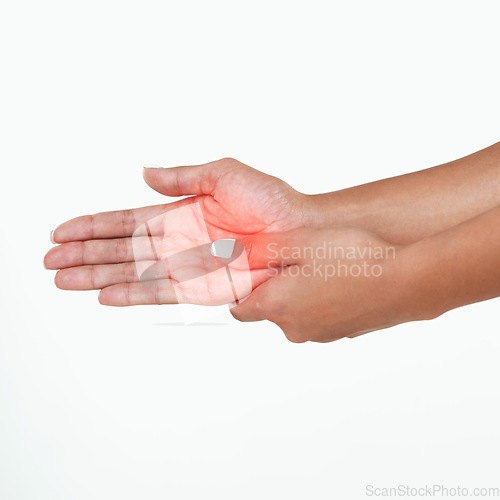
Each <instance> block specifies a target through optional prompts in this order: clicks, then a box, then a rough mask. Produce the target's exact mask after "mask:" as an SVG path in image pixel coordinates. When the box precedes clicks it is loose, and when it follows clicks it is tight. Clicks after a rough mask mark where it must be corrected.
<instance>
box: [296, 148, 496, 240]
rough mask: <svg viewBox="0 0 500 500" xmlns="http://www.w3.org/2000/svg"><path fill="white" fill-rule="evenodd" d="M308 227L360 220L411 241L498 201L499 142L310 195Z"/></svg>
mask: <svg viewBox="0 0 500 500" xmlns="http://www.w3.org/2000/svg"><path fill="white" fill-rule="evenodd" d="M305 205H306V209H305V213H306V220H307V225H308V226H309V227H318V228H320V227H325V226H332V225H335V226H356V227H359V228H363V229H366V230H369V231H372V232H374V233H376V234H378V235H379V236H381V237H383V238H385V239H386V240H387V241H390V242H392V243H397V244H408V243H412V242H415V241H418V240H420V239H422V238H425V237H428V236H431V235H433V234H437V233H439V232H441V231H443V230H445V229H447V228H450V227H453V226H456V225H457V224H460V223H462V222H464V221H466V220H469V219H471V218H473V217H475V216H477V215H479V214H481V213H484V212H486V211H488V210H491V209H492V208H494V207H496V206H498V205H500V143H497V144H494V145H492V146H490V147H488V148H486V149H484V150H481V151H478V152H477V153H474V154H472V155H469V156H466V157H465V158H461V159H459V160H456V161H453V162H450V163H447V164H444V165H440V166H437V167H434V168H430V169H426V170H422V171H419V172H415V173H412V174H407V175H402V176H399V177H393V178H390V179H384V180H381V181H377V182H373V183H370V184H365V185H362V186H357V187H353V188H349V189H345V190H342V191H336V192H333V193H326V194H319V195H313V196H308V197H307V201H306V203H305Z"/></svg>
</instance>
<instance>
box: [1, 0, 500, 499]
mask: <svg viewBox="0 0 500 500" xmlns="http://www.w3.org/2000/svg"><path fill="white" fill-rule="evenodd" d="M0 5H1V7H0V50H1V68H0V70H1V80H0V86H1V94H0V99H1V103H0V104H1V111H0V120H1V131H0V132H1V135H0V141H1V146H0V165H1V169H2V170H1V172H2V182H1V183H0V196H1V197H0V203H1V209H2V215H1V220H2V236H1V238H2V240H1V241H2V244H1V247H0V258H1V262H2V275H1V282H2V287H1V288H0V294H1V301H0V308H1V319H0V325H1V326H0V328H1V333H0V498H1V499H2V500H3V499H5V500H17V499H23V500H24V499H29V500H45V499H50V500H58V499H64V500H66V499H68V500H69V499H71V500H74V499H82V500H83V499H84V500H89V499H106V500H109V499H115V498H116V499H141V500H142V499H148V500H156V499H175V500H184V499H217V500H221V499H242V500H245V499H252V500H253V499H256V498H258V499H265V500H267V499H273V500H275V499H287V500H288V499H315V500H323V499H325V500H326V499H337V498H338V499H348V500H350V499H355V500H356V499H361V498H364V496H365V487H366V485H367V484H373V485H376V486H394V485H398V484H408V485H414V486H418V485H422V484H433V483H439V484H445V485H448V486H456V485H462V486H463V487H470V488H472V487H475V486H486V487H490V486H497V487H498V486H500V480H499V477H498V471H499V470H500V467H499V466H500V451H499V450H500V446H499V445H500V431H499V428H498V422H499V420H500V406H499V401H500V399H499V398H500V388H499V384H498V381H499V375H500V366H499V363H498V359H499V352H500V337H499V331H498V310H499V309H498V306H499V301H498V300H493V301H490V302H487V303H483V304H479V305H475V306H472V307H468V308H464V309H461V310H457V311H453V312H450V313H448V314H446V315H445V316H443V317H441V318H439V319H437V320H435V321H433V322H427V323H418V324H409V325H403V326H400V327H396V328H394V329H391V330H388V331H384V332H379V333H373V334H370V335H366V336H364V337H361V338H358V339H356V340H343V341H339V342H336V343H332V344H328V345H322V344H319V345H316V344H303V345H295V344H291V343H289V342H288V341H286V339H285V338H284V336H283V335H282V333H281V331H280V330H279V328H278V327H276V326H275V325H272V324H269V323H259V324H238V323H237V322H236V321H235V320H233V319H232V317H231V316H230V315H229V313H228V312H227V311H225V312H223V313H221V314H220V315H219V316H217V317H213V316H212V317H211V318H210V319H209V320H207V321H206V323H212V325H208V326H180V325H175V324H168V323H176V322H179V321H180V319H179V310H178V308H177V306H172V307H169V306H163V307H142V308H141V307H136V308H129V309H113V308H106V307H103V306H100V305H99V304H98V302H97V298H96V297H97V294H96V293H93V292H85V293H84V292H63V291H60V290H57V289H56V288H55V286H54V285H53V283H52V279H53V272H49V271H45V270H44V269H43V267H42V258H43V255H44V253H45V252H46V251H47V250H48V248H49V247H50V242H49V239H48V237H49V232H50V230H51V229H53V228H54V227H55V226H56V225H57V224H59V223H60V222H62V221H63V220H66V219H69V218H72V217H74V216H77V215H81V214H85V213H93V212H98V211H103V210H112V209H120V208H130V207H134V206H141V205H149V204H155V203H159V202H162V201H163V198H162V197H161V196H160V195H159V194H157V193H155V192H152V191H151V190H150V189H149V188H148V187H147V186H146V185H145V184H144V183H143V181H142V177H141V171H142V165H143V164H146V163H156V164H161V165H163V166H173V165H178V164H191V163H202V162H206V161H210V160H214V159H217V158H220V157H224V156H233V157H235V158H237V159H240V160H241V161H243V162H245V163H247V164H249V165H252V166H254V167H256V168H258V169H260V170H263V171H265V172H269V173H272V174H274V175H277V176H279V177H282V178H284V179H285V180H287V181H288V182H289V183H290V184H292V185H293V186H294V187H295V188H297V189H299V190H302V191H304V192H307V193H314V192H322V191H332V190H335V189H339V188H342V187H346V186H350V185H355V184H359V183H363V182H367V181H371V180H375V179H379V178H383V177H387V176H391V175H396V174H400V173H404V172H410V171H413V170H419V169H421V168H426V167H429V166H433V165H436V164H439V163H443V162H446V161H449V160H453V159H455V158H458V157H461V156H464V155H466V154H468V153H471V152H473V151H476V150H478V149H481V148H483V147H486V146H488V145H490V144H492V143H494V142H497V141H498V140H499V137H500V98H499V89H500V74H499V64H498V61H499V58H498V50H499V46H500V31H499V29H498V19H499V13H500V12H499V9H498V2H496V1H475V2H472V1H469V2H463V1H436V0H433V1H419V2H408V1H381V2H372V1H350V2H348V1H342V2H340V1H329V2H327V1H323V2H320V1H308V2H294V1H287V2H273V1H253V2H236V1H227V2H220V1H211V2H201V1H197V2H195V1H182V2H181V1H176V2H172V1H156V2H155V1H144V0H143V1H141V2H129V1H120V2H118V1H114V2H113V1H106V0H104V1H103V0H99V1H93V0H87V1H85V2H75V1H50V0H49V1H44V2H35V1H22V0H19V1H15V2H14V1H3V2H2V3H1V4H0ZM457 272H460V270H459V269H457ZM196 310H197V311H199V308H196ZM217 323H222V324H217Z"/></svg>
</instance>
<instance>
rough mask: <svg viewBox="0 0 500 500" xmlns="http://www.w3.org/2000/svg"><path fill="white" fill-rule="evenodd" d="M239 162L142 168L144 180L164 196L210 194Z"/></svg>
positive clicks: (230, 160) (229, 159) (227, 159)
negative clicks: (222, 177) (221, 178)
mask: <svg viewBox="0 0 500 500" xmlns="http://www.w3.org/2000/svg"><path fill="white" fill-rule="evenodd" d="M238 163H239V162H237V161H236V160H233V159H232V158H224V159H222V160H217V161H212V162H210V163H205V164H203V165H191V166H183V167H171V168H160V167H144V173H143V176H144V180H145V181H146V183H147V184H148V185H149V186H150V187H152V188H153V189H154V190H155V191H158V192H159V193H161V194H164V195H166V196H189V195H201V194H212V193H213V191H214V190H215V187H216V185H217V181H218V180H219V178H220V176H221V175H222V174H223V173H224V172H227V171H228V170H229V169H232V168H234V167H235V166H236V165H237V164H238Z"/></svg>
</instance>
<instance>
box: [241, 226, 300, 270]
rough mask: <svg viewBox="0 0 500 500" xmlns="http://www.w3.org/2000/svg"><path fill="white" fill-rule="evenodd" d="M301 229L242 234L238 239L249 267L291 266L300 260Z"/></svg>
mask: <svg viewBox="0 0 500 500" xmlns="http://www.w3.org/2000/svg"><path fill="white" fill-rule="evenodd" d="M302 233H303V231H297V230H295V231H286V232H283V233H260V234H255V235H251V236H243V237H240V238H238V241H239V242H240V243H242V244H243V246H244V247H245V253H246V255H247V259H248V266H249V268H250V269H263V268H267V267H280V266H293V265H295V264H300V263H301V262H302V260H303V259H302V257H301V254H302V252H301V251H300V248H301V245H303V243H304V235H303V234H302Z"/></svg>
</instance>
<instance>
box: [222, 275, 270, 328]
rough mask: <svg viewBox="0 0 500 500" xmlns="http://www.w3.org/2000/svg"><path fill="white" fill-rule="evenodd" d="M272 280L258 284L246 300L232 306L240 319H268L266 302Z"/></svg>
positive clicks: (235, 316)
mask: <svg viewBox="0 0 500 500" xmlns="http://www.w3.org/2000/svg"><path fill="white" fill-rule="evenodd" d="M270 283H271V281H268V282H266V283H263V284H262V285H260V286H258V287H257V288H256V289H255V290H254V291H253V292H252V293H251V294H250V295H249V296H248V297H247V298H246V299H245V300H243V301H242V302H240V303H239V304H238V305H235V306H233V307H231V308H230V310H229V311H230V313H231V314H232V315H233V317H234V318H235V319H237V320H238V321H243V322H248V321H262V320H264V319H266V313H265V309H266V307H265V303H266V297H267V294H268V292H269V285H270Z"/></svg>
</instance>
